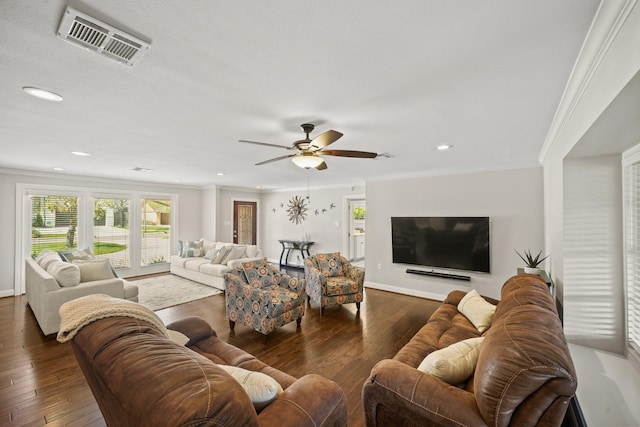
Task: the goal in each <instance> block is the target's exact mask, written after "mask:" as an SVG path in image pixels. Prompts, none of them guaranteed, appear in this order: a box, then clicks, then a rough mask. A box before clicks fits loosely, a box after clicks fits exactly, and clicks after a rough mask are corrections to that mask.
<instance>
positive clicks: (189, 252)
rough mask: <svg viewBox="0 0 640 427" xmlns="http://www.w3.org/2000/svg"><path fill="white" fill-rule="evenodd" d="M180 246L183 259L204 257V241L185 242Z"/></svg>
mask: <svg viewBox="0 0 640 427" xmlns="http://www.w3.org/2000/svg"><path fill="white" fill-rule="evenodd" d="M181 242H182V244H179V250H178V251H179V254H180V256H181V257H182V258H191V257H200V256H203V255H204V251H203V249H202V240H184V241H181Z"/></svg>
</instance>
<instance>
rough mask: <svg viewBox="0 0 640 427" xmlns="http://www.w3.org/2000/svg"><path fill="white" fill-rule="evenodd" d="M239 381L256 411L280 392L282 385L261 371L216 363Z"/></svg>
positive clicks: (275, 397)
mask: <svg viewBox="0 0 640 427" xmlns="http://www.w3.org/2000/svg"><path fill="white" fill-rule="evenodd" d="M218 366H220V367H221V368H222V369H224V370H225V371H227V372H228V373H229V375H231V376H232V377H233V378H234V379H235V380H236V381H238V382H239V383H240V385H241V386H242V388H243V389H244V391H245V392H246V393H247V395H249V399H251V402H252V403H253V406H255V408H256V411H258V412H259V411H261V410H262V409H263V408H264V407H266V406H267V405H268V404H269V403H271V402H273V401H274V400H276V399H277V398H278V395H280V393H282V391H283V390H282V386H281V385H280V384H279V383H278V382H277V381H276V380H274V379H273V378H271V377H270V376H269V375H267V374H263V373H262V372H255V371H249V370H247V369H243V368H239V367H237V366H229V365H218Z"/></svg>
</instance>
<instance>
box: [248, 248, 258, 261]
mask: <svg viewBox="0 0 640 427" xmlns="http://www.w3.org/2000/svg"><path fill="white" fill-rule="evenodd" d="M245 255H246V257H247V258H255V257H257V256H258V245H247V250H246V251H245Z"/></svg>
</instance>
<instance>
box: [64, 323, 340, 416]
mask: <svg viewBox="0 0 640 427" xmlns="http://www.w3.org/2000/svg"><path fill="white" fill-rule="evenodd" d="M167 328H168V329H173V330H176V331H179V332H181V333H182V334H184V335H186V336H187V337H188V338H189V341H188V342H187V344H186V346H185V345H180V344H177V343H176V342H174V341H171V340H170V339H168V338H166V337H165V336H164V335H163V333H161V332H160V331H159V330H158V329H157V328H156V327H154V326H152V325H151V324H150V323H147V322H144V321H141V320H138V319H135V318H131V317H108V318H104V319H100V320H97V321H94V322H92V323H90V324H89V325H87V326H84V327H83V328H82V329H81V330H80V331H79V332H78V333H77V335H76V336H75V337H74V338H73V340H72V341H71V345H72V347H73V351H74V353H75V355H76V358H77V359H78V362H79V364H80V367H81V368H82V371H83V373H84V375H85V377H86V379H87V382H88V383H89V386H90V387H91V390H92V392H93V395H94V396H95V398H96V401H97V402H98V405H99V406H100V410H101V411H102V414H103V416H104V419H105V421H106V423H107V424H108V425H109V426H156V427H157V426H216V427H222V426H233V427H236V426H278V427H283V426H296V427H297V426H346V425H347V403H346V398H345V395H344V392H343V391H342V389H341V388H340V386H338V385H337V384H336V383H335V382H333V381H330V380H328V379H326V378H323V377H321V376H319V375H305V376H303V377H302V378H300V379H296V378H294V377H292V376H290V375H287V374H286V373H284V372H281V371H279V370H277V369H275V368H272V367H270V366H268V365H266V364H265V363H263V362H261V361H260V360H258V359H256V358H255V357H253V356H252V355H250V354H248V353H246V352H244V351H243V350H241V349H239V348H236V347H234V346H232V345H230V344H228V343H226V342H224V341H221V340H220V339H218V337H217V336H216V333H215V331H213V330H212V329H211V327H210V326H209V324H207V323H206V322H205V321H204V320H202V319H200V318H197V317H190V318H186V319H183V320H180V321H178V322H174V323H172V324H170V325H167ZM218 364H226V365H233V366H239V367H242V368H244V369H248V370H251V371H259V372H262V373H264V374H267V375H269V376H270V377H272V378H274V379H275V380H276V381H278V383H280V385H281V386H282V388H283V389H284V392H283V393H282V394H280V395H279V397H278V398H277V399H276V400H275V401H273V402H272V403H270V404H269V405H268V406H267V407H266V408H264V409H263V410H262V411H261V412H260V413H257V412H256V410H255V409H254V406H253V404H252V403H251V401H250V400H249V397H248V395H247V394H246V393H245V392H244V390H243V389H242V387H241V386H240V384H239V383H238V382H237V381H236V380H234V379H233V378H231V377H230V376H229V374H227V373H226V372H225V371H223V370H222V368H220V367H219V366H218Z"/></svg>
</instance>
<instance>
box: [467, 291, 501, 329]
mask: <svg viewBox="0 0 640 427" xmlns="http://www.w3.org/2000/svg"><path fill="white" fill-rule="evenodd" d="M458 311H459V312H460V313H462V314H464V315H465V317H466V318H467V319H469V321H470V322H471V323H473V326H475V327H476V329H477V330H478V332H480V333H482V332H484V331H486V330H487V329H489V326H491V321H492V320H493V313H495V311H496V306H495V305H493V304H491V303H489V302H487V301H486V300H485V299H484V298H482V297H481V296H480V294H479V293H478V291H476V290H475V289H474V290H472V291H469V292H467V294H466V295H465V296H464V298H462V299H461V300H460V303H459V304H458Z"/></svg>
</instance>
